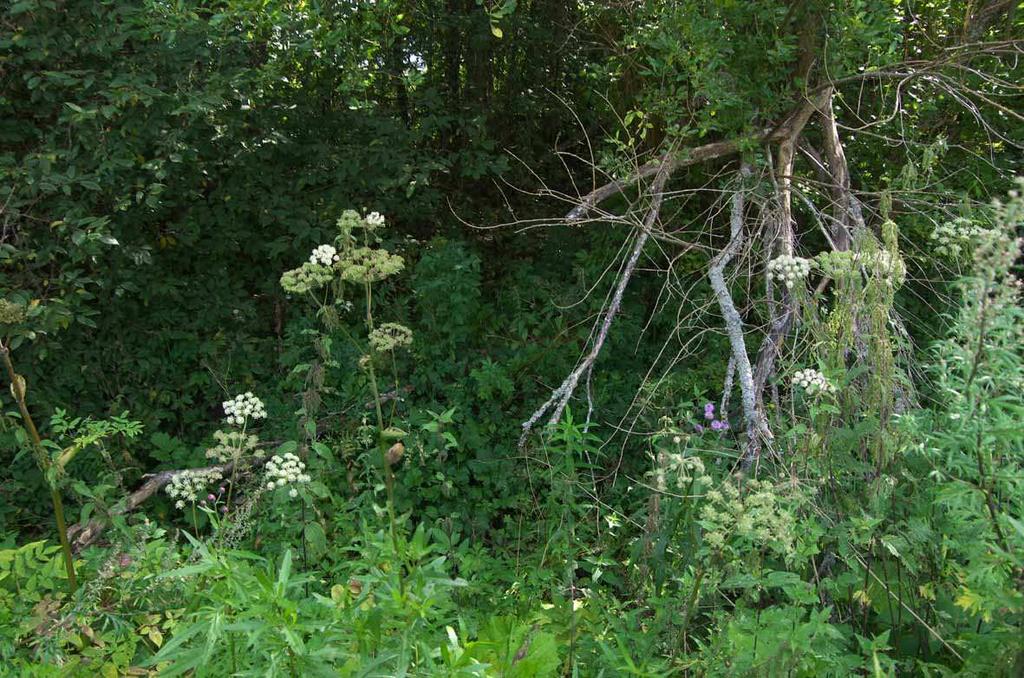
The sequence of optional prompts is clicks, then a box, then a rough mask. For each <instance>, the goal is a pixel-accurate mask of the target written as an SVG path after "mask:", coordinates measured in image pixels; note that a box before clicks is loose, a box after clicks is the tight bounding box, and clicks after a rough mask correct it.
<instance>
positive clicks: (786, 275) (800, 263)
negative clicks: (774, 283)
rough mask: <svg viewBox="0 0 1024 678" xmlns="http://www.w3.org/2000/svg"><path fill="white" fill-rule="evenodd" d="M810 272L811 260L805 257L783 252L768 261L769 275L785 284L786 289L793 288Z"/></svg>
mask: <svg viewBox="0 0 1024 678" xmlns="http://www.w3.org/2000/svg"><path fill="white" fill-rule="evenodd" d="M810 272H811V260H810V259H804V258H803V257H791V256H789V255H788V254H783V255H782V256H781V257H776V258H774V259H772V260H771V261H769V262H768V275H770V276H771V277H773V278H775V279H776V280H778V281H779V282H781V283H782V284H783V285H785V286H786V289H793V285H795V284H796V283H797V281H798V280H803V279H804V278H806V277H807V274H809V273H810Z"/></svg>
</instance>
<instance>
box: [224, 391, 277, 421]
mask: <svg viewBox="0 0 1024 678" xmlns="http://www.w3.org/2000/svg"><path fill="white" fill-rule="evenodd" d="M222 405H223V406H224V414H226V415H227V419H226V421H227V422H228V423H229V424H235V425H236V426H241V425H243V424H244V423H245V422H246V420H247V419H265V418H266V416H267V408H266V407H264V406H263V401H262V400H260V399H259V398H257V397H256V396H254V395H253V394H252V392H251V391H246V392H245V393H239V394H238V395H236V396H235V397H234V398H232V399H231V400H225V401H224V402H223V403H222Z"/></svg>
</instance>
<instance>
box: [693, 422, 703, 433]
mask: <svg viewBox="0 0 1024 678" xmlns="http://www.w3.org/2000/svg"><path fill="white" fill-rule="evenodd" d="M693 430H694V431H696V432H697V433H704V427H703V426H702V425H701V424H694V425H693Z"/></svg>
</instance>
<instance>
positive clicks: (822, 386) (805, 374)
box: [793, 368, 836, 396]
mask: <svg viewBox="0 0 1024 678" xmlns="http://www.w3.org/2000/svg"><path fill="white" fill-rule="evenodd" d="M793 384H794V385H796V386H799V387H800V388H802V389H803V390H805V391H807V395H811V396H816V395H819V394H822V393H826V394H832V393H835V392H836V387H835V386H833V385H832V384H831V383H829V380H828V379H826V378H825V375H824V374H822V373H821V372H819V371H818V370H812V369H809V368H808V369H806V370H800V371H799V372H796V373H795V374H794V375H793Z"/></svg>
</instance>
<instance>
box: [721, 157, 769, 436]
mask: <svg viewBox="0 0 1024 678" xmlns="http://www.w3.org/2000/svg"><path fill="white" fill-rule="evenodd" d="M749 176H750V168H749V167H748V166H747V165H746V164H744V165H743V167H742V168H741V169H740V177H741V181H742V179H745V178H747V177H749ZM743 188H744V187H743V186H742V185H741V186H740V188H739V189H738V190H737V191H736V192H735V193H734V194H733V197H732V212H731V214H730V218H729V223H730V238H729V244H728V245H726V246H725V249H723V250H722V251H721V252H720V253H719V254H718V255H717V256H716V257H715V258H714V259H713V260H712V262H711V267H710V268H709V269H708V278H709V279H710V280H711V289H712V290H714V292H715V296H716V297H718V305H719V307H720V308H721V309H722V317H723V318H724V319H725V329H726V332H727V333H728V335H729V344H730V346H731V347H732V359H731V360H730V365H731V366H734V367H735V369H736V374H737V376H738V378H739V382H740V394H741V397H742V402H743V417H744V419H745V420H746V425H747V439H748V445H750V444H754V443H753V441H754V440H755V439H756V440H771V439H772V438H773V436H772V433H771V430H770V429H769V428H768V420H767V419H766V418H765V416H764V412H763V410H762V409H760V408H759V407H758V403H757V395H756V392H755V390H754V377H753V372H752V370H751V368H750V358H749V357H748V356H747V345H746V342H745V341H744V338H743V320H742V318H740V314H739V311H737V310H736V304H734V303H733V300H732V295H730V294H729V287H728V286H727V285H726V283H725V274H724V271H725V267H726V266H728V265H729V262H730V261H731V260H732V258H733V257H734V256H736V254H738V253H739V251H740V248H741V247H742V246H743V206H744V196H743Z"/></svg>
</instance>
